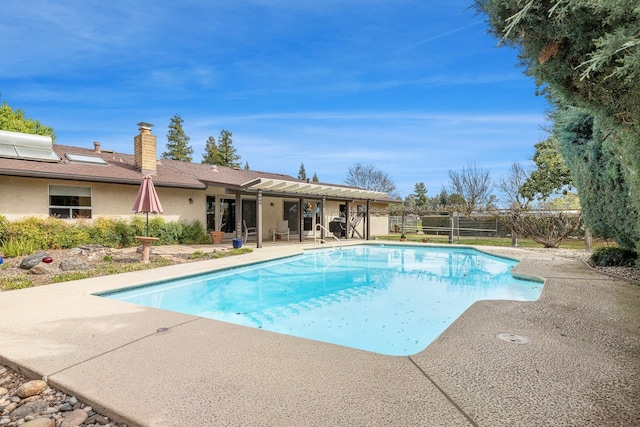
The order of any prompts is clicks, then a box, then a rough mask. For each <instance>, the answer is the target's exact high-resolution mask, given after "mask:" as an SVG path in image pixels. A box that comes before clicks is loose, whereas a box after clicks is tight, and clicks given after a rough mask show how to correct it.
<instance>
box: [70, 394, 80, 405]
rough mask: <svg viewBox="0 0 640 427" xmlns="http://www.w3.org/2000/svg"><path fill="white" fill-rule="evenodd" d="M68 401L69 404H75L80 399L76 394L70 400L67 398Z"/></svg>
mask: <svg viewBox="0 0 640 427" xmlns="http://www.w3.org/2000/svg"><path fill="white" fill-rule="evenodd" d="M67 403H68V404H69V405H75V404H76V403H78V399H77V398H76V397H75V396H71V397H70V398H69V400H67Z"/></svg>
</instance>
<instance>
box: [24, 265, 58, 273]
mask: <svg viewBox="0 0 640 427" xmlns="http://www.w3.org/2000/svg"><path fill="white" fill-rule="evenodd" d="M29 273H31V274H59V273H60V269H59V268H57V267H54V266H52V265H49V264H45V263H40V264H38V265H36V266H33V267H31V268H30V269H29Z"/></svg>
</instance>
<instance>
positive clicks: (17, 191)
mask: <svg viewBox="0 0 640 427" xmlns="http://www.w3.org/2000/svg"><path fill="white" fill-rule="evenodd" d="M49 185H60V186H73V187H88V188H90V189H91V210H92V218H98V217H112V218H123V219H125V218H131V217H133V216H134V215H135V214H133V213H132V212H131V207H132V206H133V202H134V201H135V199H136V195H137V194H138V188H139V186H135V185H124V184H107V183H97V182H86V181H67V180H57V179H41V178H23V177H11V176H0V201H2V202H1V205H2V206H1V208H0V214H2V215H4V216H5V217H6V218H7V219H8V220H10V221H13V220H18V219H21V218H25V217H31V216H35V217H40V218H46V217H48V216H49ZM156 192H157V193H158V197H159V198H160V203H162V207H163V209H164V213H163V214H162V217H163V218H164V219H165V220H166V221H179V220H184V221H187V222H192V221H195V220H198V221H200V222H204V221H205V219H206V197H205V191H204V190H193V189H181V188H167V187H156ZM189 199H191V200H192V202H193V203H189Z"/></svg>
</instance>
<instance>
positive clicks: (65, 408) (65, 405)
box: [58, 403, 73, 412]
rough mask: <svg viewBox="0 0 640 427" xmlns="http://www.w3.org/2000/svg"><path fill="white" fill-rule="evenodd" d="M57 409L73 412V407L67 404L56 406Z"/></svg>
mask: <svg viewBox="0 0 640 427" xmlns="http://www.w3.org/2000/svg"><path fill="white" fill-rule="evenodd" d="M58 409H59V410H61V411H65V412H69V411H72V410H73V406H71V405H70V404H69V403H63V404H62V405H60V406H58Z"/></svg>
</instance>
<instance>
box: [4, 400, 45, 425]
mask: <svg viewBox="0 0 640 427" xmlns="http://www.w3.org/2000/svg"><path fill="white" fill-rule="evenodd" d="M47 408H48V405H47V404H46V403H45V402H40V401H38V402H29V403H26V404H24V405H22V406H21V407H19V408H17V409H16V410H15V411H13V412H12V413H11V419H12V420H14V421H15V420H19V419H20V418H24V417H26V416H27V415H40V413H41V412H42V411H44V410H45V409H47Z"/></svg>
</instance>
